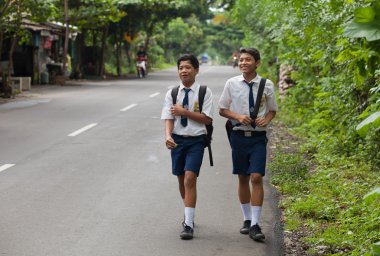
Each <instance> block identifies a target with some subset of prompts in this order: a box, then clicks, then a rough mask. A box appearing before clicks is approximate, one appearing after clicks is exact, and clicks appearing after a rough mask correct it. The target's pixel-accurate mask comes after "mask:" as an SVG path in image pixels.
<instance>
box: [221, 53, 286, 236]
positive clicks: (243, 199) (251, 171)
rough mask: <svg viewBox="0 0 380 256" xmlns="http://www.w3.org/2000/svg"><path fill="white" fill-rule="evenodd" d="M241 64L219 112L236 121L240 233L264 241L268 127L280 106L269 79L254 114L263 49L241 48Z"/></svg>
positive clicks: (234, 149)
mask: <svg viewBox="0 0 380 256" xmlns="http://www.w3.org/2000/svg"><path fill="white" fill-rule="evenodd" d="M238 65H239V69H240V71H241V73H242V74H241V75H240V76H236V77H232V78H230V79H229V80H228V81H227V82H226V84H225V87H224V90H223V93H222V95H221V97H220V100H219V114H220V115H221V116H223V117H226V118H228V119H229V120H230V121H231V123H232V125H233V129H232V132H231V136H230V145H231V148H232V163H233V174H235V175H237V176H238V181H239V183H238V184H239V185H238V197H239V201H240V205H241V210H242V212H243V218H244V221H243V227H242V228H241V229H240V233H241V234H249V237H250V238H252V239H253V240H255V241H262V240H264V239H265V235H264V234H263V233H262V231H261V227H260V225H259V220H260V215H261V209H262V205H263V201H264V188H263V176H264V175H265V165H266V145H267V142H268V139H267V137H266V130H267V126H268V124H269V123H270V121H271V120H272V119H273V118H274V116H275V115H276V111H278V107H277V103H276V97H275V92H274V86H273V83H272V81H270V80H266V82H265V87H264V92H263V96H262V99H261V104H260V108H259V111H258V115H257V118H256V117H254V114H253V112H254V111H253V109H254V104H255V101H256V100H257V99H256V98H257V92H258V89H259V84H260V81H261V79H262V78H261V77H260V76H259V75H258V74H257V72H256V69H257V68H258V67H259V65H260V53H259V51H258V50H257V49H255V48H247V49H241V50H240V57H239V63H238ZM250 184H251V185H252V191H251V189H250Z"/></svg>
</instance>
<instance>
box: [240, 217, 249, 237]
mask: <svg viewBox="0 0 380 256" xmlns="http://www.w3.org/2000/svg"><path fill="white" fill-rule="evenodd" d="M250 227H251V220H245V221H244V223H243V227H241V229H240V234H243V235H248V234H249V228H250Z"/></svg>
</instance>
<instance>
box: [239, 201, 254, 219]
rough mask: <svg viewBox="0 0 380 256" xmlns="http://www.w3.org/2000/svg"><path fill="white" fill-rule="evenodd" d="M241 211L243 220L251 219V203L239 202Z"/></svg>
mask: <svg viewBox="0 0 380 256" xmlns="http://www.w3.org/2000/svg"><path fill="white" fill-rule="evenodd" d="M240 207H241V211H242V212H243V216H244V220H251V219H252V216H251V204H250V203H247V204H240Z"/></svg>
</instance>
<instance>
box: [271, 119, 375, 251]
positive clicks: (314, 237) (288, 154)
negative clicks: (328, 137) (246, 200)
mask: <svg viewBox="0 0 380 256" xmlns="http://www.w3.org/2000/svg"><path fill="white" fill-rule="evenodd" d="M278 125H281V124H278ZM286 143H289V142H286V141H285V142H280V143H279V144H286ZM298 145H299V146H298ZM298 145H296V146H295V147H294V146H293V150H291V151H290V150H289V149H288V148H287V149H285V148H286V147H285V148H284V147H283V148H281V147H280V148H279V149H277V151H276V152H274V158H273V159H272V160H271V162H270V164H269V170H270V171H271V182H272V183H273V184H274V185H275V186H276V187H277V188H278V190H279V191H280V192H281V193H282V195H283V197H282V199H281V201H280V207H281V208H283V210H284V211H283V213H284V219H285V230H292V231H294V230H298V229H301V228H302V229H305V228H306V229H307V231H308V232H307V234H309V235H307V237H304V238H302V241H303V242H304V243H305V244H306V245H307V246H308V247H309V250H308V252H307V253H308V255H376V254H371V253H370V252H371V251H372V247H373V246H375V245H374V244H375V243H376V242H379V241H380V196H378V195H377V196H374V197H373V198H372V199H371V200H368V201H367V200H363V197H364V196H365V195H366V194H367V193H368V192H370V191H371V190H373V189H374V188H376V187H379V184H380V175H379V173H378V172H376V171H373V170H372V169H371V165H369V164H367V163H365V162H361V161H360V160H358V159H355V158H349V157H342V156H337V155H332V154H331V152H323V151H316V152H313V153H312V154H311V153H310V152H307V154H306V152H305V151H302V150H304V149H303V146H302V145H303V144H302V143H299V144H298ZM301 149H302V150H301ZM320 248H324V249H323V253H322V254H321V250H320Z"/></svg>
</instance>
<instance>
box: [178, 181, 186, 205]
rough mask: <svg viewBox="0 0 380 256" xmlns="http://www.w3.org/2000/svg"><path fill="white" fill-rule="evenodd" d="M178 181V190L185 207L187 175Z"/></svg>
mask: <svg viewBox="0 0 380 256" xmlns="http://www.w3.org/2000/svg"><path fill="white" fill-rule="evenodd" d="M177 179H178V189H179V193H180V195H181V198H182V201H183V204H184V205H185V184H184V180H185V175H180V176H177Z"/></svg>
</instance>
